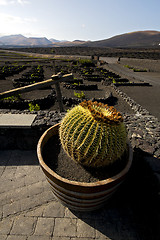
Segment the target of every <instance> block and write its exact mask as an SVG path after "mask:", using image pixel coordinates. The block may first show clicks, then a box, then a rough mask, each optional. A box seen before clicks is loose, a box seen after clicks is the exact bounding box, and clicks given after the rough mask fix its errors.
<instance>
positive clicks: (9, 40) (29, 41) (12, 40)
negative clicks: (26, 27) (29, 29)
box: [0, 34, 52, 46]
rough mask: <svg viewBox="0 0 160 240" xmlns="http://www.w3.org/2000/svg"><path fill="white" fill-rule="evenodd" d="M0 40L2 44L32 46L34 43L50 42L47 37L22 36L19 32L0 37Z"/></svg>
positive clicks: (45, 43)
mask: <svg viewBox="0 0 160 240" xmlns="http://www.w3.org/2000/svg"><path fill="white" fill-rule="evenodd" d="M0 42H1V43H3V44H4V45H14V46H34V45H38V46H39V45H49V44H52V42H51V41H49V40H48V39H47V38H45V37H43V38H34V37H30V38H27V37H24V36H23V35H21V34H18V35H10V36H4V37H0Z"/></svg>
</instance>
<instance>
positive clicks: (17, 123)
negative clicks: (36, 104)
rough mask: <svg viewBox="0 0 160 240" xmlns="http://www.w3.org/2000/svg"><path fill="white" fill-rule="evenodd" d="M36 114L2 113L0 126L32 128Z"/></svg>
mask: <svg viewBox="0 0 160 240" xmlns="http://www.w3.org/2000/svg"><path fill="white" fill-rule="evenodd" d="M36 116H37V115H36V114H11V113H7V114H0V128H31V125H32V123H33V121H34V119H35V117H36Z"/></svg>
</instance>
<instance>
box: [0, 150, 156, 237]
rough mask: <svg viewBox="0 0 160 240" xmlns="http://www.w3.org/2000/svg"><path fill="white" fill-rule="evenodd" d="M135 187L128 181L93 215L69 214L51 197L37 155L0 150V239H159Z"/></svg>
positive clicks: (34, 153)
mask: <svg viewBox="0 0 160 240" xmlns="http://www.w3.org/2000/svg"><path fill="white" fill-rule="evenodd" d="M130 178H132V177H130ZM130 178H129V179H130ZM129 179H128V181H130V180H129ZM136 187H137V186H136V185H135V186H134V185H131V186H130V188H129V184H128V183H127V181H126V183H124V184H123V186H122V187H121V189H120V190H119V191H118V192H117V193H116V194H115V196H114V197H113V198H112V199H111V200H110V201H109V202H108V204H107V205H106V206H105V207H103V208H102V209H99V210H97V211H95V212H91V213H90V212H88V213H87V212H85V213H82V212H81V213H80V212H75V211H71V210H70V209H68V208H66V207H64V206H63V205H61V203H59V201H57V200H56V199H55V197H54V195H53V194H52V192H51V190H50V187H49V184H48V182H47V181H46V179H45V176H44V175H43V173H42V170H41V169H40V166H39V164H38V160H37V155H36V151H35V150H33V151H21V150H8V151H7V150H6V151H0V240H51V239H54V240H61V239H62V240H76V239H78V240H89V239H99V240H105V239H107V240H141V239H143V240H144V239H157V240H158V239H159V238H158V235H157V233H156V231H157V229H156V228H155V229H154V228H153V226H151V225H152V222H153V219H152V217H153V216H152V211H151V214H149V215H147V216H146V215H145V213H146V206H145V207H144V208H143V205H144V204H143V200H142V201H141V200H140V201H139V198H138V199H136V198H134V200H133V196H135V195H136V194H135V190H134V189H136ZM152 206H153V205H152ZM137 209H138V211H137ZM139 210H140V212H141V213H140V214H139V213H138V212H139ZM144 212H145V213H144ZM137 213H138V215H137ZM153 214H155V213H154V212H153ZM154 217H155V215H154Z"/></svg>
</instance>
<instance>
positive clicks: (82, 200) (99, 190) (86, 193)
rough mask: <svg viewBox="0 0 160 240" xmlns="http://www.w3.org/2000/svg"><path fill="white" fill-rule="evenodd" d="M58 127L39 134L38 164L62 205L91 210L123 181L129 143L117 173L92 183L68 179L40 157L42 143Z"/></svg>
mask: <svg viewBox="0 0 160 240" xmlns="http://www.w3.org/2000/svg"><path fill="white" fill-rule="evenodd" d="M58 129H59V124H57V125H55V126H53V127H51V128H49V129H48V130H46V131H45V132H44V134H43V135H42V136H41V138H40V140H39V142H38V146H37V154H38V159H39V163H40V166H41V167H42V170H43V172H44V174H45V176H46V178H47V180H48V182H49V184H50V186H51V188H52V191H53V193H54V195H55V196H56V198H57V199H58V200H60V201H61V203H62V204H63V205H65V206H67V207H68V208H70V209H73V210H78V211H92V210H96V209H98V208H100V207H102V206H103V205H104V204H105V202H106V200H107V199H108V198H110V197H111V196H112V194H113V193H114V192H115V191H116V190H117V188H118V187H119V185H120V184H121V183H122V182H123V181H124V179H125V177H126V174H127V172H128V170H129V169H130V167H131V163H132V158H133V152H132V148H131V146H130V144H129V159H128V162H127V165H126V166H125V168H124V169H123V170H122V171H121V172H120V173H118V174H117V175H115V176H113V177H111V178H108V179H105V180H101V181H97V182H93V183H85V182H77V181H70V180H68V179H65V178H63V177H61V176H59V175H58V174H56V173H55V172H54V171H53V170H51V169H50V168H49V167H48V166H47V165H46V163H45V162H44V160H43V157H42V152H43V147H44V145H45V144H47V141H48V140H49V138H50V137H52V136H53V135H57V134H58Z"/></svg>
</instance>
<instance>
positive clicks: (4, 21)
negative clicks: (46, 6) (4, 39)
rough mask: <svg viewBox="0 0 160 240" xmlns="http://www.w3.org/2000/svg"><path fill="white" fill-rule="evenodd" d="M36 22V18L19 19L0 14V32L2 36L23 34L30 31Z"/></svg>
mask: <svg viewBox="0 0 160 240" xmlns="http://www.w3.org/2000/svg"><path fill="white" fill-rule="evenodd" d="M36 22H37V19H36V18H21V17H18V16H14V15H9V14H5V13H0V30H1V34H2V33H3V35H11V34H25V32H29V31H32V28H33V27H34V23H36Z"/></svg>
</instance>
